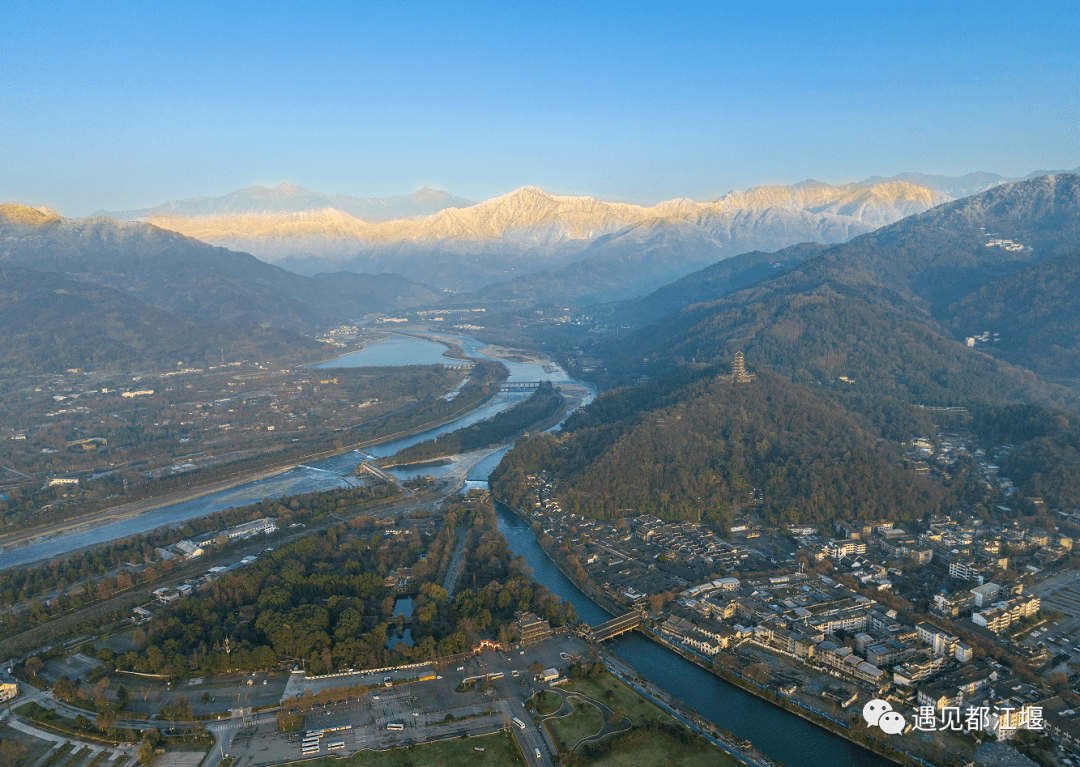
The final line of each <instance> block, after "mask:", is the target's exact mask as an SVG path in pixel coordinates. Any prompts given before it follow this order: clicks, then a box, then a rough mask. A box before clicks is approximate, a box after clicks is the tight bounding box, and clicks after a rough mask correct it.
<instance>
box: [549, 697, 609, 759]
mask: <svg viewBox="0 0 1080 767" xmlns="http://www.w3.org/2000/svg"><path fill="white" fill-rule="evenodd" d="M570 703H571V704H572V705H573V707H574V713H572V714H570V715H569V716H560V717H558V718H555V719H548V720H546V721H545V724H546V725H547V726H548V729H549V730H550V731H551V733H552V734H553V735H554V736H555V737H556V738H557V739H558V740H559V741H561V743H562V750H564V751H569V750H571V749H572V748H573V747H574V746H575V745H577V743H578V741H580V740H581V739H582V738H588V737H590V736H592V735H596V734H597V733H598V732H600V728H601V727H603V725H604V717H603V716H602V715H601V713H600V709H598V708H597V707H596V706H594V705H593V704H591V703H586V702H585V701H581V700H571V701H570Z"/></svg>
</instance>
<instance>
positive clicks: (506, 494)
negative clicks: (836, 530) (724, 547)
mask: <svg viewBox="0 0 1080 767" xmlns="http://www.w3.org/2000/svg"><path fill="white" fill-rule="evenodd" d="M717 372H718V371H717V369H716V368H712V369H709V370H707V371H700V372H697V373H685V374H682V375H676V376H672V377H670V378H665V379H663V380H660V381H654V382H650V383H648V384H644V385H642V386H637V387H628V388H624V389H618V390H615V391H613V392H609V393H607V394H605V395H603V396H602V397H600V398H599V399H597V400H596V401H595V402H594V403H593V404H591V405H590V406H589V407H588V408H586V409H584V410H582V411H579V412H578V413H576V414H574V415H573V416H572V417H571V418H570V419H569V420H567V422H566V424H565V426H564V429H563V432H562V434H560V435H557V436H550V435H545V436H542V437H539V438H536V439H532V440H529V441H527V442H524V443H519V444H518V445H517V446H516V447H515V448H514V450H513V451H511V452H510V453H509V454H507V456H506V457H505V458H504V459H503V461H502V463H501V464H500V465H499V467H498V469H497V471H496V472H495V473H494V474H493V475H492V477H491V481H492V488H493V490H494V492H495V494H496V496H497V497H502V498H505V499H507V500H508V501H510V502H512V503H515V504H519V503H522V502H523V501H524V500H525V498H526V492H527V482H526V479H525V478H526V475H528V474H535V473H536V472H538V471H540V470H543V469H546V470H548V471H549V472H550V473H551V476H552V477H553V478H554V479H555V480H556V483H557V486H558V488H559V490H558V494H559V497H560V498H561V500H562V502H563V504H564V508H567V509H569V510H571V511H574V512H578V513H582V514H586V515H588V516H596V517H603V518H613V517H620V516H627V515H631V514H642V513H654V514H657V515H660V516H663V517H665V518H668V519H688V520H695V521H696V520H698V519H699V518H700V519H711V520H712V521H716V522H718V523H721V524H723V523H727V522H730V515H731V513H732V511H733V510H734V509H736V508H738V507H740V506H746V505H748V504H750V503H752V501H753V497H754V491H755V490H758V491H760V493H761V499H762V501H761V502H762V505H761V506H760V508H758V513H760V514H761V515H762V517H763V518H764V519H765V520H768V521H769V522H770V523H781V522H794V521H802V522H810V523H814V522H819V523H820V522H823V521H825V520H828V519H832V518H834V517H837V516H841V517H844V518H853V519H865V518H870V517H874V516H889V517H890V518H898V519H910V518H914V517H921V516H922V515H923V514H924V513H926V512H927V511H930V510H933V509H936V508H939V507H940V506H941V505H942V504H943V503H946V502H947V501H948V500H949V499H950V497H951V496H950V490H949V488H946V487H944V486H942V485H940V484H938V483H936V482H934V481H932V480H930V479H928V478H925V477H919V476H917V475H916V474H915V473H914V472H912V471H908V470H906V469H905V468H903V466H902V462H901V460H900V456H899V454H898V452H897V451H896V450H895V449H894V448H891V447H889V445H890V443H888V442H882V441H879V439H878V438H877V437H876V436H875V435H874V434H873V433H871V432H870V431H868V429H867V426H866V423H865V421H863V419H861V418H860V417H859V416H857V415H854V414H852V413H850V412H847V411H845V410H844V409H843V408H842V407H841V406H840V405H838V404H837V403H836V402H834V401H831V400H829V399H828V398H824V397H822V396H820V395H818V394H816V393H814V392H812V391H811V390H809V389H807V388H805V387H802V386H799V385H796V384H792V383H791V382H789V381H787V380H785V379H784V378H783V377H781V376H779V375H776V374H775V373H771V372H768V371H765V370H759V372H758V377H757V379H756V380H755V381H754V382H752V383H749V384H732V383H731V380H730V377H728V376H726V375H717Z"/></svg>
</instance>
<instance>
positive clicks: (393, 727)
mask: <svg viewBox="0 0 1080 767" xmlns="http://www.w3.org/2000/svg"><path fill="white" fill-rule="evenodd" d="M386 729H388V730H390V731H391V732H401V731H402V730H404V729H405V725H403V724H402V723H401V722H390V724H388V725H386Z"/></svg>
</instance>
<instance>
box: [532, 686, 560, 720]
mask: <svg viewBox="0 0 1080 767" xmlns="http://www.w3.org/2000/svg"><path fill="white" fill-rule="evenodd" d="M533 701H534V702H535V703H536V713H537V714H539V715H540V716H547V715H548V714H554V713H555V712H556V711H558V710H559V709H560V708H562V697H560V696H559V694H558V693H556V692H552V691H551V690H544V691H542V692H541V693H540V694H539V695H537V696H536V697H535V698H533Z"/></svg>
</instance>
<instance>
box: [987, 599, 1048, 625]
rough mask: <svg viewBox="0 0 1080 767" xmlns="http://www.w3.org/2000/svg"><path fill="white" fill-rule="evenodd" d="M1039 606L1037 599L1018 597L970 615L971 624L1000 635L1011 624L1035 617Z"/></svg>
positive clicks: (1040, 602) (1040, 601)
mask: <svg viewBox="0 0 1080 767" xmlns="http://www.w3.org/2000/svg"><path fill="white" fill-rule="evenodd" d="M1041 606H1042V600H1040V599H1039V597H1036V596H1019V597H1016V598H1015V599H1010V600H1008V601H1007V602H996V603H995V604H994V606H993V607H991V608H990V609H989V610H981V611H979V612H976V613H972V614H971V622H972V623H974V624H975V625H976V626H982V627H984V628H986V629H987V630H989V631H993V632H994V633H995V634H1000V633H1001V632H1002V631H1005V630H1006V629H1007V628H1009V626H1011V625H1012V624H1014V623H1016V622H1018V621H1021V620H1023V619H1024V618H1030V617H1031V616H1033V615H1035V614H1036V613H1037V612H1039V608H1040V607H1041Z"/></svg>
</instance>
